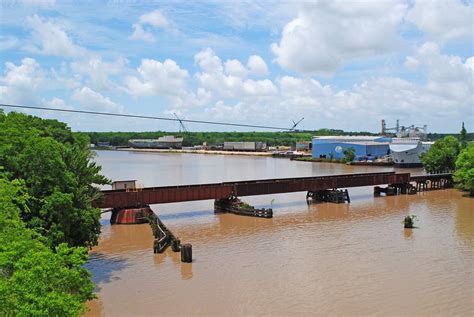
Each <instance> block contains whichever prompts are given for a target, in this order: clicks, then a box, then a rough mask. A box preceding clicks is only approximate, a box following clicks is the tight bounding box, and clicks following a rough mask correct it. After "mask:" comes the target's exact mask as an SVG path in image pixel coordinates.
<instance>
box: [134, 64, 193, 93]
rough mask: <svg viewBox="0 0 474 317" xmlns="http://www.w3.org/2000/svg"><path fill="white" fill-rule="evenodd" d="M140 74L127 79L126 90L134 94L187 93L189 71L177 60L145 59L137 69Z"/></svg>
mask: <svg viewBox="0 0 474 317" xmlns="http://www.w3.org/2000/svg"><path fill="white" fill-rule="evenodd" d="M137 71H138V74H139V76H138V77H135V76H130V77H127V78H126V80H125V89H126V91H127V92H128V93H129V94H131V95H134V96H159V95H171V96H172V95H180V94H183V93H185V88H186V80H187V79H188V77H189V74H188V71H187V70H185V69H182V68H180V67H179V65H178V64H176V62H175V61H173V60H171V59H166V60H165V61H164V62H163V63H162V62H160V61H157V60H153V59H143V60H142V63H141V65H140V66H139V67H138V69H137Z"/></svg>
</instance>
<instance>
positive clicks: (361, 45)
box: [271, 0, 407, 75]
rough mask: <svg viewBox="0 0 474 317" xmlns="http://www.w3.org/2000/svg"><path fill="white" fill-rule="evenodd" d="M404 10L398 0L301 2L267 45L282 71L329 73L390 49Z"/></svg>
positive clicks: (405, 7) (397, 39) (405, 8)
mask: <svg viewBox="0 0 474 317" xmlns="http://www.w3.org/2000/svg"><path fill="white" fill-rule="evenodd" d="M406 11H407V5H406V4H405V3H403V2H402V1H401V0H383V1H363V0H352V1H343V0H334V1H316V2H309V3H305V4H304V5H303V6H302V8H301V9H300V11H299V13H298V16H297V17H296V18H294V19H293V20H292V21H290V22H289V23H288V24H287V25H286V26H285V27H284V29H283V33H282V36H281V39H280V41H279V43H273V44H272V46H271V48H272V51H273V53H274V54H275V55H276V62H277V63H278V64H279V65H280V66H282V67H283V68H285V69H288V70H291V71H296V72H301V73H309V74H322V75H327V74H332V73H333V72H334V71H335V70H336V69H338V68H339V67H341V66H342V65H343V64H344V63H345V62H346V61H347V60H350V59H353V58H357V57H361V56H373V55H378V54H382V53H386V52H389V51H390V50H392V49H394V48H396V47H397V44H399V42H400V41H401V38H400V37H399V36H398V35H397V32H396V28H397V26H398V25H399V23H400V22H401V21H402V20H403V18H404V16H405V14H406Z"/></svg>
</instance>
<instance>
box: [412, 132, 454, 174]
mask: <svg viewBox="0 0 474 317" xmlns="http://www.w3.org/2000/svg"><path fill="white" fill-rule="evenodd" d="M458 154H459V142H458V140H457V139H456V138H455V137H453V136H446V137H444V138H443V139H440V140H437V141H436V142H435V143H434V144H433V145H432V146H431V147H430V149H429V150H428V152H426V153H425V154H424V155H422V156H421V162H422V164H423V167H424V168H425V170H426V171H427V172H428V173H442V172H451V171H454V168H455V163H456V158H457V156H458Z"/></svg>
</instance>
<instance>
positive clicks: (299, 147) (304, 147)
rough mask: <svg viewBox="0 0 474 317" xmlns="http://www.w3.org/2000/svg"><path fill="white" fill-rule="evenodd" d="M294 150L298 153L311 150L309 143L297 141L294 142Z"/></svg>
mask: <svg viewBox="0 0 474 317" xmlns="http://www.w3.org/2000/svg"><path fill="white" fill-rule="evenodd" d="M295 150H296V151H298V152H307V151H308V152H309V150H311V142H310V141H298V142H296V146H295Z"/></svg>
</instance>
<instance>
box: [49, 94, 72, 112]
mask: <svg viewBox="0 0 474 317" xmlns="http://www.w3.org/2000/svg"><path fill="white" fill-rule="evenodd" d="M44 104H45V106H46V107H48V108H55V109H68V110H71V109H73V108H72V107H71V106H69V105H67V104H66V102H65V101H64V100H63V99H61V98H57V97H53V98H52V99H51V100H47V101H44Z"/></svg>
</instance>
